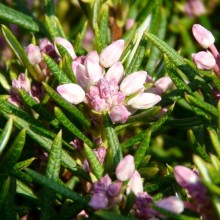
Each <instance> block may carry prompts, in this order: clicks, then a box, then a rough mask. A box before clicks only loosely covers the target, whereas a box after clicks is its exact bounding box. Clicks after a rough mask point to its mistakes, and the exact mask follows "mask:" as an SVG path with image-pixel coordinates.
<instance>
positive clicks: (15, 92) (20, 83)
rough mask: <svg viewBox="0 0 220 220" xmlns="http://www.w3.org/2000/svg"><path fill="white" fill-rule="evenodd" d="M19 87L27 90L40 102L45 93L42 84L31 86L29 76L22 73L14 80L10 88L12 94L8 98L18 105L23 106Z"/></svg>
mask: <svg viewBox="0 0 220 220" xmlns="http://www.w3.org/2000/svg"><path fill="white" fill-rule="evenodd" d="M19 89H22V90H24V91H25V92H27V93H28V94H29V95H30V96H31V97H33V98H34V99H35V100H36V101H37V102H38V103H39V102H40V99H41V97H42V96H43V94H44V92H43V88H42V86H41V85H40V84H38V83H35V84H33V85H32V86H31V82H30V80H29V78H28V77H27V76H26V75H25V74H24V73H20V74H19V76H18V79H13V81H12V86H11V88H10V96H9V98H8V101H9V102H10V103H11V104H13V105H15V106H17V107H22V101H21V98H20V95H19Z"/></svg>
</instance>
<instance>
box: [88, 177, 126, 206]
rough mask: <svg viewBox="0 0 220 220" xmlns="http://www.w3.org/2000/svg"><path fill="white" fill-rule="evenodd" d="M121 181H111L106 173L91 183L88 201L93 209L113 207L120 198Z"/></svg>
mask: <svg viewBox="0 0 220 220" xmlns="http://www.w3.org/2000/svg"><path fill="white" fill-rule="evenodd" d="M121 187H122V182H120V181H116V182H112V180H111V178H110V177H109V175H108V174H106V175H105V176H104V177H102V178H101V179H100V180H99V181H97V182H95V183H94V184H93V195H92V197H91V200H90V202H89V206H91V207H92V208H93V209H95V210H99V209H106V208H111V207H114V206H115V205H116V204H117V203H119V202H120V201H121V199H122V197H121Z"/></svg>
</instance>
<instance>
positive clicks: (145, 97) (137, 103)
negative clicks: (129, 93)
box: [128, 93, 161, 109]
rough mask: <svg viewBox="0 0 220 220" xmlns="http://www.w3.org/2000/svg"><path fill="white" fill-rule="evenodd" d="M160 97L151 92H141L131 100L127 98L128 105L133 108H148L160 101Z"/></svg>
mask: <svg viewBox="0 0 220 220" xmlns="http://www.w3.org/2000/svg"><path fill="white" fill-rule="evenodd" d="M160 100H161V97H160V96H159V95H155V94H153V93H142V94H139V95H137V96H135V97H134V98H132V99H131V100H129V102H128V105H131V107H132V108H134V109H148V108H151V107H153V106H154V105H156V104H157V103H158V102H160Z"/></svg>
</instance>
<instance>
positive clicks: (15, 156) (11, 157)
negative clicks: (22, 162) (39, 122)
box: [0, 129, 26, 186]
mask: <svg viewBox="0 0 220 220" xmlns="http://www.w3.org/2000/svg"><path fill="white" fill-rule="evenodd" d="M25 139H26V130H25V129H23V130H21V131H20V132H19V134H18V135H17V137H16V138H15V140H14V142H13V143H12V145H11V146H10V148H9V149H8V150H7V152H6V153H5V155H4V157H3V158H2V160H1V162H0V170H1V172H0V183H1V184H0V186H1V185H2V184H3V183H4V182H5V181H6V179H7V177H8V175H9V174H10V172H11V170H12V169H13V167H14V165H15V164H16V162H17V161H18V160H19V158H20V155H21V153H22V150H23V147H24V143H25Z"/></svg>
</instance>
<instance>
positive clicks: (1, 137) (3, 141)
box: [0, 118, 13, 155]
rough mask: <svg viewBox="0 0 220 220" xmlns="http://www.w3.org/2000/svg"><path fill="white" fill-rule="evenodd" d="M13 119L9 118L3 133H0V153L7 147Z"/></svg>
mask: <svg viewBox="0 0 220 220" xmlns="http://www.w3.org/2000/svg"><path fill="white" fill-rule="evenodd" d="M12 125H13V120H12V118H9V119H8V121H7V123H6V125H5V127H4V129H3V131H2V133H1V134H0V155H1V153H2V151H3V150H4V148H5V147H6V145H7V143H8V140H9V138H10V135H11V131H12Z"/></svg>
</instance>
